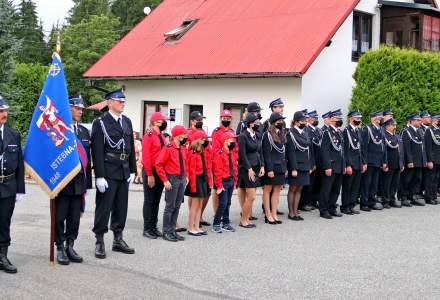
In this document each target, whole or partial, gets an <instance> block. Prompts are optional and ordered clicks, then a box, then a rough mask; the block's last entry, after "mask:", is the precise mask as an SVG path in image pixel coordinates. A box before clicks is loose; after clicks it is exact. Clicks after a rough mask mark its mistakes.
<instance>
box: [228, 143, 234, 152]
mask: <svg viewBox="0 0 440 300" xmlns="http://www.w3.org/2000/svg"><path fill="white" fill-rule="evenodd" d="M228 148H229V150H232V149H234V148H235V142H231V143H230V144H229V145H228Z"/></svg>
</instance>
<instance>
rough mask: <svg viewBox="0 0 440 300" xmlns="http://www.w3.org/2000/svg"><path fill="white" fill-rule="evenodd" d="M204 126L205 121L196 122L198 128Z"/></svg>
mask: <svg viewBox="0 0 440 300" xmlns="http://www.w3.org/2000/svg"><path fill="white" fill-rule="evenodd" d="M202 127H203V122H202V121H198V122H197V123H196V128H197V129H202Z"/></svg>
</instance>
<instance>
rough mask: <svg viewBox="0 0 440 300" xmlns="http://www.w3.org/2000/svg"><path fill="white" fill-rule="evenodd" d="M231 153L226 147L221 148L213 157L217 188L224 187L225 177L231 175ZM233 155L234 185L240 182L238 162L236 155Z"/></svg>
mask: <svg viewBox="0 0 440 300" xmlns="http://www.w3.org/2000/svg"><path fill="white" fill-rule="evenodd" d="M229 153H230V151H228V150H225V149H220V150H217V151H215V152H214V159H213V164H212V165H213V169H214V183H215V186H216V188H217V189H222V188H223V179H227V178H230V177H231V172H230V169H229ZM231 156H232V167H233V170H234V186H236V185H237V182H238V162H237V160H234V156H233V154H232V153H231Z"/></svg>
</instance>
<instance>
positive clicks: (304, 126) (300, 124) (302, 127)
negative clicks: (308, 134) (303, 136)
mask: <svg viewBox="0 0 440 300" xmlns="http://www.w3.org/2000/svg"><path fill="white" fill-rule="evenodd" d="M298 128H299V129H304V128H306V124H304V123H299V125H298Z"/></svg>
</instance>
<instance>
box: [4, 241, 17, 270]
mask: <svg viewBox="0 0 440 300" xmlns="http://www.w3.org/2000/svg"><path fill="white" fill-rule="evenodd" d="M0 270H3V271H5V272H6V273H10V274H15V273H17V268H16V267H15V266H14V265H13V264H11V262H10V261H9V259H8V246H1V247H0Z"/></svg>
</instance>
